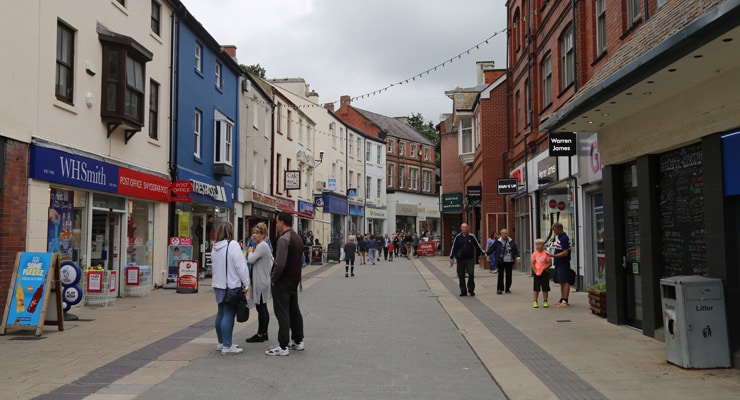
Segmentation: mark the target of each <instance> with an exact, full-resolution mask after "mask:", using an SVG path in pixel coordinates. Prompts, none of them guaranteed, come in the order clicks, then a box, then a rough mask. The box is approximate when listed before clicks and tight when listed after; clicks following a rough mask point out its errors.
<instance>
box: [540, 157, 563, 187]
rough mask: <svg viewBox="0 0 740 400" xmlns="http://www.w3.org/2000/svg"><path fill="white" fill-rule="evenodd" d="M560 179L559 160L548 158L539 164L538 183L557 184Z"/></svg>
mask: <svg viewBox="0 0 740 400" xmlns="http://www.w3.org/2000/svg"><path fill="white" fill-rule="evenodd" d="M557 178H558V164H557V158H555V157H547V158H545V159H544V160H542V161H540V162H539V163H537V183H538V184H539V185H547V184H549V183H552V182H555V181H556V180H557Z"/></svg>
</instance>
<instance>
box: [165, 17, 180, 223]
mask: <svg viewBox="0 0 740 400" xmlns="http://www.w3.org/2000/svg"><path fill="white" fill-rule="evenodd" d="M179 25H180V20H179V18H177V17H176V10H174V9H173V10H172V14H171V15H170V26H171V28H170V29H171V35H172V49H171V51H170V68H172V70H171V71H170V149H169V150H170V161H169V166H168V169H169V173H170V180H171V181H172V182H174V181H175V180H177V162H178V161H177V153H178V151H177V149H178V140H177V139H178V134H177V133H178V132H177V131H178V122H179V118H178V116H179V112H180V107H179V104H178V103H177V99H178V89H179V86H178V82H179V78H178V76H179V71H180V70H179V68H178V67H177V63H178V62H179V59H178V51H179V49H180V38H179V36H178V35H177V33H178V29H177V27H178V26H179ZM176 204H177V203H172V202H171V203H170V204H169V206H168V208H169V210H168V217H167V219H168V221H167V226H168V227H169V231H170V235H172V236H176V235H175V234H176V231H177V229H176V227H175V221H177V218H176V214H175V211H176V210H175V209H176Z"/></svg>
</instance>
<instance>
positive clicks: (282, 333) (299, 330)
mask: <svg viewBox="0 0 740 400" xmlns="http://www.w3.org/2000/svg"><path fill="white" fill-rule="evenodd" d="M272 308H273V309H275V318H277V320H278V344H280V347H282V348H286V347H288V343H289V342H290V339H293V341H294V342H296V343H300V342H302V341H303V315H302V314H301V309H300V307H298V283H297V282H296V283H291V282H276V283H275V286H273V287H272Z"/></svg>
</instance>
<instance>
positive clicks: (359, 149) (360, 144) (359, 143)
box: [357, 137, 362, 158]
mask: <svg viewBox="0 0 740 400" xmlns="http://www.w3.org/2000/svg"><path fill="white" fill-rule="evenodd" d="M361 151H362V139H360V138H359V137H358V138H357V158H360V152H361Z"/></svg>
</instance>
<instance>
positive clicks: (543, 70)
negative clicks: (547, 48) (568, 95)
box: [540, 52, 552, 110]
mask: <svg viewBox="0 0 740 400" xmlns="http://www.w3.org/2000/svg"><path fill="white" fill-rule="evenodd" d="M540 74H541V75H542V109H543V110H544V109H545V108H547V107H549V106H550V104H552V54H551V53H549V52H548V53H547V54H545V58H543V59H542V62H541V63H540Z"/></svg>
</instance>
